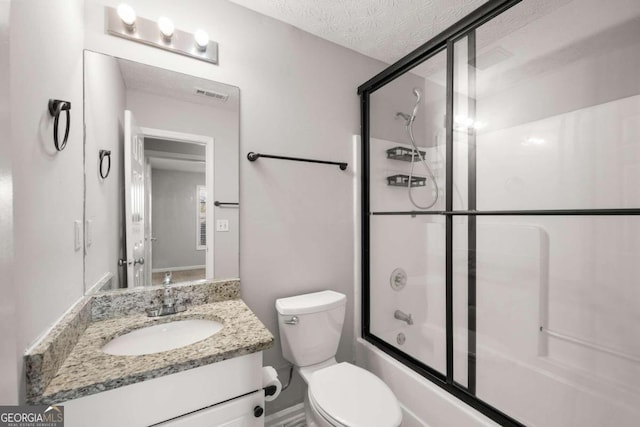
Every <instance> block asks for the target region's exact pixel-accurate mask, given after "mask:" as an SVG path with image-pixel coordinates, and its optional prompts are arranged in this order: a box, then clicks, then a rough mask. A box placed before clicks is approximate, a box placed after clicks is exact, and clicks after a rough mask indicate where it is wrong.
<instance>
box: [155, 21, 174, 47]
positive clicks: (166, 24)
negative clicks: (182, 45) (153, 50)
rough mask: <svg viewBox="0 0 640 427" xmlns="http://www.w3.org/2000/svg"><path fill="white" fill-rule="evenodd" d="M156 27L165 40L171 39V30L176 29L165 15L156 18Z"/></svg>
mask: <svg viewBox="0 0 640 427" xmlns="http://www.w3.org/2000/svg"><path fill="white" fill-rule="evenodd" d="M158 28H159V29H160V33H162V37H164V39H165V40H166V41H169V40H171V37H173V32H174V31H175V29H176V27H175V25H173V21H171V19H169V18H167V17H166V16H161V17H160V18H158Z"/></svg>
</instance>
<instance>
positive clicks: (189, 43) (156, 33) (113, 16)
mask: <svg viewBox="0 0 640 427" xmlns="http://www.w3.org/2000/svg"><path fill="white" fill-rule="evenodd" d="M105 13H106V15H107V33H109V34H111V35H113V36H116V37H122V38H124V39H128V40H132V41H135V42H138V43H144V44H146V45H149V46H153V47H157V48H160V49H164V50H168V51H169V52H173V53H177V54H180V55H184V56H188V57H190V58H195V59H199V60H201V61H205V62H209V63H211V64H216V65H217V64H218V43H216V42H214V41H209V43H208V44H207V45H206V48H204V49H203V48H201V47H200V46H198V44H196V40H195V37H194V34H192V33H188V32H186V31H181V30H178V29H175V30H174V31H173V35H172V36H171V38H166V37H165V36H163V35H162V33H161V32H160V30H159V29H158V23H157V22H155V21H153V20H151V19H146V18H141V17H139V16H138V17H136V18H135V26H133V29H132V28H131V26H127V25H126V24H125V23H124V22H123V21H122V19H121V18H120V17H119V16H118V11H117V10H116V8H113V7H108V6H107V7H105Z"/></svg>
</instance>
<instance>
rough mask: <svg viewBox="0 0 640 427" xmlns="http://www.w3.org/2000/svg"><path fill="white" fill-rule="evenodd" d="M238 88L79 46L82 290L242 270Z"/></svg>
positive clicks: (216, 275) (228, 275)
mask: <svg viewBox="0 0 640 427" xmlns="http://www.w3.org/2000/svg"><path fill="white" fill-rule="evenodd" d="M239 106H240V89H239V88H237V87H235V86H230V85H227V84H223V83H219V82H215V81H212V80H206V79H202V78H198V77H194V76H190V75H187V74H181V73H176V72H174V71H169V70H165V69H161V68H156V67H152V66H149V65H144V64H140V63H137V62H132V61H128V60H123V59H120V58H115V57H112V56H108V55H103V54H99V53H95V52H91V51H85V52H84V120H85V150H84V152H85V164H84V167H85V212H84V220H85V224H84V229H85V242H84V249H85V250H84V254H85V276H84V277H85V292H87V293H89V292H96V291H101V290H111V289H117V288H133V287H140V286H151V285H160V284H173V283H179V282H184V281H193V280H201V279H216V280H217V279H232V278H238V277H239V252H240V251H239V205H238V197H239V192H238V190H239V188H238V187H239V185H238V184H239V124H240V123H239V122H240V110H239Z"/></svg>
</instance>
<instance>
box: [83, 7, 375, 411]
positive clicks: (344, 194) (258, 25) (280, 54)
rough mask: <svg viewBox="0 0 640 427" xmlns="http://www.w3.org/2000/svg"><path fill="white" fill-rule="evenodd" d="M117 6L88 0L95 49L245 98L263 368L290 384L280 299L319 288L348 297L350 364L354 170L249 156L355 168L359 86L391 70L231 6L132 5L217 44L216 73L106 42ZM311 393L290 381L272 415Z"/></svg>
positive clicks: (341, 354)
mask: <svg viewBox="0 0 640 427" xmlns="http://www.w3.org/2000/svg"><path fill="white" fill-rule="evenodd" d="M118 3H119V0H87V1H86V2H85V6H86V14H85V18H86V19H85V26H86V32H85V47H86V48H87V49H91V50H96V51H100V52H104V53H108V54H112V55H116V56H120V57H124V58H126V59H131V60H134V61H140V62H144V63H147V64H151V65H156V66H160V67H163V68H167V69H171V70H175V71H179V72H186V73H189V74H192V75H196V76H198V77H203V78H209V79H212V80H217V81H221V82H224V83H228V84H232V85H236V86H238V87H240V89H241V102H240V109H241V115H240V117H241V119H240V135H241V145H240V154H241V155H240V160H239V164H240V182H241V194H240V207H241V208H240V222H241V231H240V250H241V254H240V260H241V262H240V278H241V279H242V298H243V299H244V301H246V302H247V304H248V305H249V307H251V309H252V310H253V311H254V312H255V313H256V314H257V316H258V317H259V318H260V320H262V321H263V322H264V324H265V325H266V326H267V327H268V328H269V330H271V332H273V334H274V335H275V336H276V342H275V345H274V347H273V348H272V349H270V350H267V351H266V352H265V355H264V363H265V364H267V365H273V366H274V367H276V368H278V370H279V372H280V374H281V375H283V376H284V377H286V375H287V373H288V370H287V368H286V366H287V362H286V361H285V360H284V359H283V358H282V352H281V349H280V341H279V339H278V324H277V317H276V312H275V307H274V304H275V299H276V298H280V297H286V296H291V295H296V294H301V293H306V292H313V291H319V290H322V289H334V290H336V291H339V292H343V293H345V294H346V295H347V297H348V301H349V310H347V318H346V322H345V325H344V329H343V337H342V341H341V345H340V348H339V350H338V355H337V358H338V360H341V361H344V360H353V351H352V348H353V342H354V336H353V309H352V307H353V303H354V294H353V288H354V287H353V271H354V268H353V237H352V236H353V220H352V203H353V192H352V187H351V186H352V178H353V175H352V174H353V172H352V171H353V169H352V167H351V166H350V167H349V169H347V171H345V172H342V171H340V170H339V169H338V168H334V167H327V166H322V165H309V164H304V163H294V162H283V161H277V160H269V159H260V160H259V161H257V162H255V163H251V162H249V161H247V160H246V157H245V156H246V153H247V152H248V151H258V152H264V153H270V154H283V155H290V156H300V157H312V158H319V159H329V160H338V161H350V159H351V151H352V143H351V141H352V135H354V134H359V133H360V121H359V114H360V113H359V111H360V110H359V100H358V97H357V95H356V88H357V86H358V85H360V84H362V83H363V82H364V81H366V80H367V79H369V78H370V77H371V76H373V75H375V74H376V73H378V72H379V71H381V70H382V69H384V67H385V66H386V65H385V64H383V63H382V62H379V61H376V60H373V59H371V58H367V57H365V56H363V55H360V54H358V53H355V52H353V51H351V50H349V49H345V48H342V47H340V46H337V45H335V44H333V43H330V42H327V41H325V40H321V39H319V38H317V37H315V36H312V35H310V34H308V33H305V32H302V31H300V30H297V29H295V28H294V27H292V26H290V25H286V24H283V23H282V22H279V21H276V20H274V19H271V18H267V17H265V16H263V15H260V14H257V13H254V12H251V11H249V10H247V9H245V8H242V7H240V6H237V5H234V4H231V3H229V2H226V1H221V0H214V1H207V2H202V1H194V0H187V1H182V2H174V1H170V0H156V1H153V2H151V1H140V0H136V1H132V2H131V4H132V6H133V7H134V8H135V10H136V12H137V13H138V14H139V16H148V17H153V16H157V14H158V13H159V11H160V10H162V11H163V13H165V14H167V16H171V17H172V18H173V19H174V20H175V22H180V23H181V24H180V28H184V29H187V30H193V29H196V28H199V27H202V28H204V29H205V30H206V31H208V32H209V34H210V35H211V38H212V39H214V40H216V41H217V42H218V43H219V44H220V65H219V66H211V65H210V64H206V63H203V62H198V61H194V60H192V59H189V58H185V57H180V56H178V55H174V54H171V53H168V52H165V51H162V50H160V49H154V48H152V47H148V46H144V45H141V44H138V43H131V42H128V41H126V40H122V39H119V38H117V37H111V36H109V35H107V34H105V33H104V5H105V4H109V5H111V6H117V5H118ZM138 116H139V114H138ZM139 121H140V122H141V123H142V122H143V119H142V117H140V119H139ZM216 166H217V165H216ZM220 234H221V233H217V236H218V235H220ZM303 390H304V387H303V386H302V382H301V380H300V379H299V377H296V378H294V381H293V385H292V386H291V387H290V388H289V389H288V390H287V391H285V392H284V393H282V394H281V395H280V397H279V398H278V399H276V400H275V401H274V402H272V403H269V404H268V406H267V409H268V411H269V412H272V411H275V410H279V409H282V408H285V407H288V406H290V405H292V404H294V403H297V402H301V401H302V400H303V396H304V395H303Z"/></svg>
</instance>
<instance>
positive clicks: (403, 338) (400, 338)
mask: <svg viewBox="0 0 640 427" xmlns="http://www.w3.org/2000/svg"><path fill="white" fill-rule="evenodd" d="M406 340H407V337H406V336H405V335H404V334H403V333H402V332H400V333H399V334H398V336H397V337H396V342H397V343H398V345H402V344H404V342H405V341H406Z"/></svg>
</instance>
